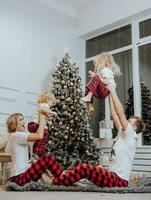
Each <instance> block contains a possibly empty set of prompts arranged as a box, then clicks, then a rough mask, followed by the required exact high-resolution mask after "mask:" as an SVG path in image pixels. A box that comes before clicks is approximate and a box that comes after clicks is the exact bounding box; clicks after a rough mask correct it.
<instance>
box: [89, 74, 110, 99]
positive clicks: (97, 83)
mask: <svg viewBox="0 0 151 200" xmlns="http://www.w3.org/2000/svg"><path fill="white" fill-rule="evenodd" d="M88 92H91V93H92V94H93V96H95V97H96V98H98V99H105V97H107V96H108V95H109V91H108V89H107V88H106V86H105V84H104V83H103V82H102V81H101V79H100V78H99V76H97V75H95V76H93V77H92V78H91V79H90V80H89V82H88V83H87V85H86V94H85V95H87V94H88ZM91 102H93V99H92V101H91Z"/></svg>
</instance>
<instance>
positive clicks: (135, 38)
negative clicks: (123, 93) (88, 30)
mask: <svg viewBox="0 0 151 200" xmlns="http://www.w3.org/2000/svg"><path fill="white" fill-rule="evenodd" d="M138 45H139V24H138V22H136V21H134V22H133V23H132V63H133V91H134V115H136V116H139V117H141V115H142V106H141V85H140V72H139V49H138ZM138 146H142V135H141V134H140V135H139V140H138Z"/></svg>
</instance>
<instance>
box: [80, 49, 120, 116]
mask: <svg viewBox="0 0 151 200" xmlns="http://www.w3.org/2000/svg"><path fill="white" fill-rule="evenodd" d="M93 62H94V65H95V71H94V72H92V71H89V73H90V77H91V79H90V80H89V82H88V83H87V85H86V96H85V97H83V98H81V101H83V102H85V103H88V104H89V108H88V115H89V117H90V118H91V117H92V114H93V112H94V107H93V96H95V97H97V98H98V99H105V98H106V97H107V96H108V94H109V91H108V89H107V87H106V84H112V85H113V86H114V87H116V83H115V80H114V76H115V75H117V76H119V75H121V72H120V67H119V66H118V65H117V64H116V63H115V61H114V58H113V56H112V55H111V54H110V53H108V52H103V53H100V54H99V55H97V56H96V57H95V59H94V61H93Z"/></svg>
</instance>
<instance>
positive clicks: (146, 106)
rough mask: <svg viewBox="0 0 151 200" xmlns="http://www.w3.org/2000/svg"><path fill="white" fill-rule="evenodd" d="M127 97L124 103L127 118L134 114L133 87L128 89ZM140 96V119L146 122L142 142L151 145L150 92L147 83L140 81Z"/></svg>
mask: <svg viewBox="0 0 151 200" xmlns="http://www.w3.org/2000/svg"><path fill="white" fill-rule="evenodd" d="M128 94H129V99H128V100H127V103H126V112H125V114H126V116H127V118H129V117H130V116H133V115H134V101H133V87H131V88H129V90H128ZM141 97H142V119H143V121H144V122H145V124H146V129H145V131H144V132H143V144H144V145H151V128H150V127H151V93H150V90H149V88H148V86H147V85H145V83H144V82H141Z"/></svg>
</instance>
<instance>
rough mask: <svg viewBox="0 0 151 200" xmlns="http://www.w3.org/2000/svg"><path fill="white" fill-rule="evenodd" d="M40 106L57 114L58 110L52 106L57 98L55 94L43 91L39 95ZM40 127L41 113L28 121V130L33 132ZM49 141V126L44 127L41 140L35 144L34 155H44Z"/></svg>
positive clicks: (49, 112) (51, 113)
mask: <svg viewBox="0 0 151 200" xmlns="http://www.w3.org/2000/svg"><path fill="white" fill-rule="evenodd" d="M38 103H39V105H38V107H39V109H41V108H42V109H43V110H45V111H46V112H47V113H48V114H49V115H57V113H56V112H53V111H51V110H50V109H51V107H52V106H53V105H55V103H56V98H55V96H54V94H52V93H51V92H48V91H45V92H43V93H41V94H40V95H39V97H38ZM38 127H39V115H38V114H36V115H35V116H34V117H33V119H32V121H31V122H29V123H28V131H29V132H31V133H35V132H36V131H37V129H38ZM47 141H48V127H47V126H45V128H44V135H43V138H42V139H41V140H38V141H35V142H34V145H33V153H34V155H35V156H36V155H38V156H41V155H44V154H45V153H46V143H47Z"/></svg>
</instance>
